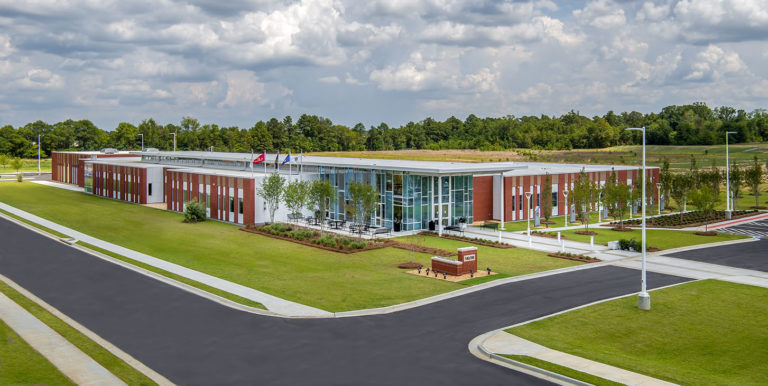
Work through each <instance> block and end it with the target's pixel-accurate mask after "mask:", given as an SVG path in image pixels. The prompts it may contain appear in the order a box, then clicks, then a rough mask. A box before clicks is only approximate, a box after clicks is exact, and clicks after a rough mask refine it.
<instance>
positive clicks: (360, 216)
mask: <svg viewBox="0 0 768 386" xmlns="http://www.w3.org/2000/svg"><path fill="white" fill-rule="evenodd" d="M348 192H349V201H350V203H349V204H347V205H345V207H346V210H347V212H349V213H350V215H352V217H353V218H354V219H355V222H356V223H358V224H366V223H368V220H369V219H370V218H371V214H372V213H373V211H374V209H376V205H377V204H378V203H379V192H377V191H376V189H374V188H373V186H371V184H368V183H365V182H355V181H352V182H350V183H349V190H348Z"/></svg>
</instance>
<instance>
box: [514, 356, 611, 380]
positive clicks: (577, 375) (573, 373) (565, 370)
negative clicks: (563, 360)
mask: <svg viewBox="0 0 768 386" xmlns="http://www.w3.org/2000/svg"><path fill="white" fill-rule="evenodd" d="M501 356H503V357H506V358H509V359H512V360H514V361H518V362H522V363H525V364H529V365H531V366H534V367H538V368H540V369H544V370H548V371H551V372H553V373H558V374H561V375H565V376H566V377H570V378H573V379H577V380H579V381H582V382H586V383H589V384H592V385H595V386H621V385H622V384H621V383H618V382H613V381H609V380H607V379H605V378H600V377H598V376H595V375H592V374H588V373H584V372H581V371H577V370H574V369H572V368H570V367H564V366H560V365H557V364H554V363H552V362H547V361H543V360H541V359H538V358H534V357H529V356H527V355H505V354H502V355H501Z"/></svg>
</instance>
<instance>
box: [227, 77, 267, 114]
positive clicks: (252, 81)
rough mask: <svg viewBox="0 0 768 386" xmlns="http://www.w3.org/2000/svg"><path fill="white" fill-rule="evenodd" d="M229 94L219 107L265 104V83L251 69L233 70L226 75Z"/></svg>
mask: <svg viewBox="0 0 768 386" xmlns="http://www.w3.org/2000/svg"><path fill="white" fill-rule="evenodd" d="M224 79H225V82H226V84H227V95H226V97H225V98H224V100H223V101H222V102H221V103H219V104H218V106H217V107H220V108H221V107H238V106H242V105H250V104H253V103H254V102H255V103H256V104H263V103H265V102H266V101H267V100H266V99H265V93H264V91H265V85H264V83H262V82H260V81H259V79H258V78H257V77H256V75H254V74H253V73H252V72H250V71H232V72H229V73H227V74H225V75H224Z"/></svg>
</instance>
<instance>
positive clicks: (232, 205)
mask: <svg viewBox="0 0 768 386" xmlns="http://www.w3.org/2000/svg"><path fill="white" fill-rule="evenodd" d="M229 211H230V212H233V213H234V212H235V198H234V197H230V198H229Z"/></svg>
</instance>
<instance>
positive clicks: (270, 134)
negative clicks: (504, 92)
mask: <svg viewBox="0 0 768 386" xmlns="http://www.w3.org/2000/svg"><path fill="white" fill-rule="evenodd" d="M640 126H646V127H647V140H648V143H649V144H656V145H715V144H721V143H724V142H725V132H726V131H735V132H736V133H737V134H734V135H732V136H731V141H732V142H734V143H737V142H761V141H768V112H767V111H766V110H764V109H759V110H754V111H752V112H746V111H744V110H737V109H734V108H732V107H727V106H723V107H718V108H715V109H711V108H709V107H708V106H707V105H706V104H704V103H694V104H690V105H683V106H667V107H665V108H663V109H662V110H661V112H659V113H650V114H642V113H639V112H637V111H633V112H629V113H628V112H623V113H620V114H616V113H614V112H613V111H609V112H607V113H606V114H605V115H603V116H595V117H592V118H588V117H585V116H583V115H581V114H579V113H578V112H575V111H571V112H569V113H567V114H564V115H562V116H560V117H549V116H546V115H542V116H524V117H514V116H506V117H502V118H493V117H486V118H479V117H477V116H475V115H470V116H468V117H467V118H466V119H464V120H463V121H462V120H460V119H458V118H456V117H450V118H448V119H446V120H445V121H437V120H434V119H432V118H426V119H424V120H422V121H420V122H409V123H408V124H406V125H403V126H400V127H396V128H393V127H389V126H388V125H387V124H386V123H381V124H379V125H378V126H371V127H368V128H366V127H365V126H364V125H363V124H362V123H358V124H356V125H355V126H353V127H351V128H350V127H347V126H344V125H339V124H334V123H333V122H331V120H330V119H327V118H323V117H320V116H316V115H307V114H304V115H302V116H301V117H300V118H299V119H298V120H296V121H295V122H294V120H293V119H292V118H291V117H290V116H287V117H285V118H283V119H282V120H279V119H276V118H272V119H269V120H267V121H258V122H256V123H255V124H254V125H253V126H252V127H250V128H247V129H246V128H239V127H236V126H233V127H220V126H218V125H216V124H201V123H200V122H199V121H198V120H197V119H194V118H190V117H185V118H183V119H182V120H181V122H179V124H178V125H177V124H173V123H169V124H164V125H163V124H159V123H157V122H156V121H155V120H154V119H146V120H143V121H141V122H140V123H139V124H138V125H134V124H131V123H126V122H123V123H120V124H119V125H118V126H117V127H116V128H114V129H113V130H110V131H105V130H102V129H101V128H98V127H96V126H95V125H94V124H93V123H92V122H90V121H88V120H80V121H73V120H66V121H63V122H58V123H54V124H48V123H46V122H42V121H36V122H31V123H28V124H26V125H24V126H21V127H16V128H14V127H12V126H10V125H6V126H3V127H2V128H0V153H3V154H8V155H11V156H17V157H33V156H37V145H36V141H37V136H38V134H40V135H41V143H42V147H41V149H42V151H43V153H44V154H50V152H51V150H98V149H101V148H104V147H114V148H117V149H121V150H123V149H125V150H129V149H139V148H140V147H141V137H140V136H139V134H141V135H142V136H143V139H144V146H145V147H154V148H158V149H161V150H170V149H173V134H172V133H176V135H177V149H179V150H210V149H213V150H215V151H233V152H250V151H251V150H253V151H274V150H280V151H283V152H287V151H288V150H292V151H294V152H298V151H305V152H309V151H346V150H398V149H434V150H438V149H479V150H503V149H514V148H532V149H547V150H552V149H574V148H603V147H608V146H616V145H631V144H640V141H641V136H640V135H641V134H640V132H638V131H626V130H624V128H627V127H640Z"/></svg>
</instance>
